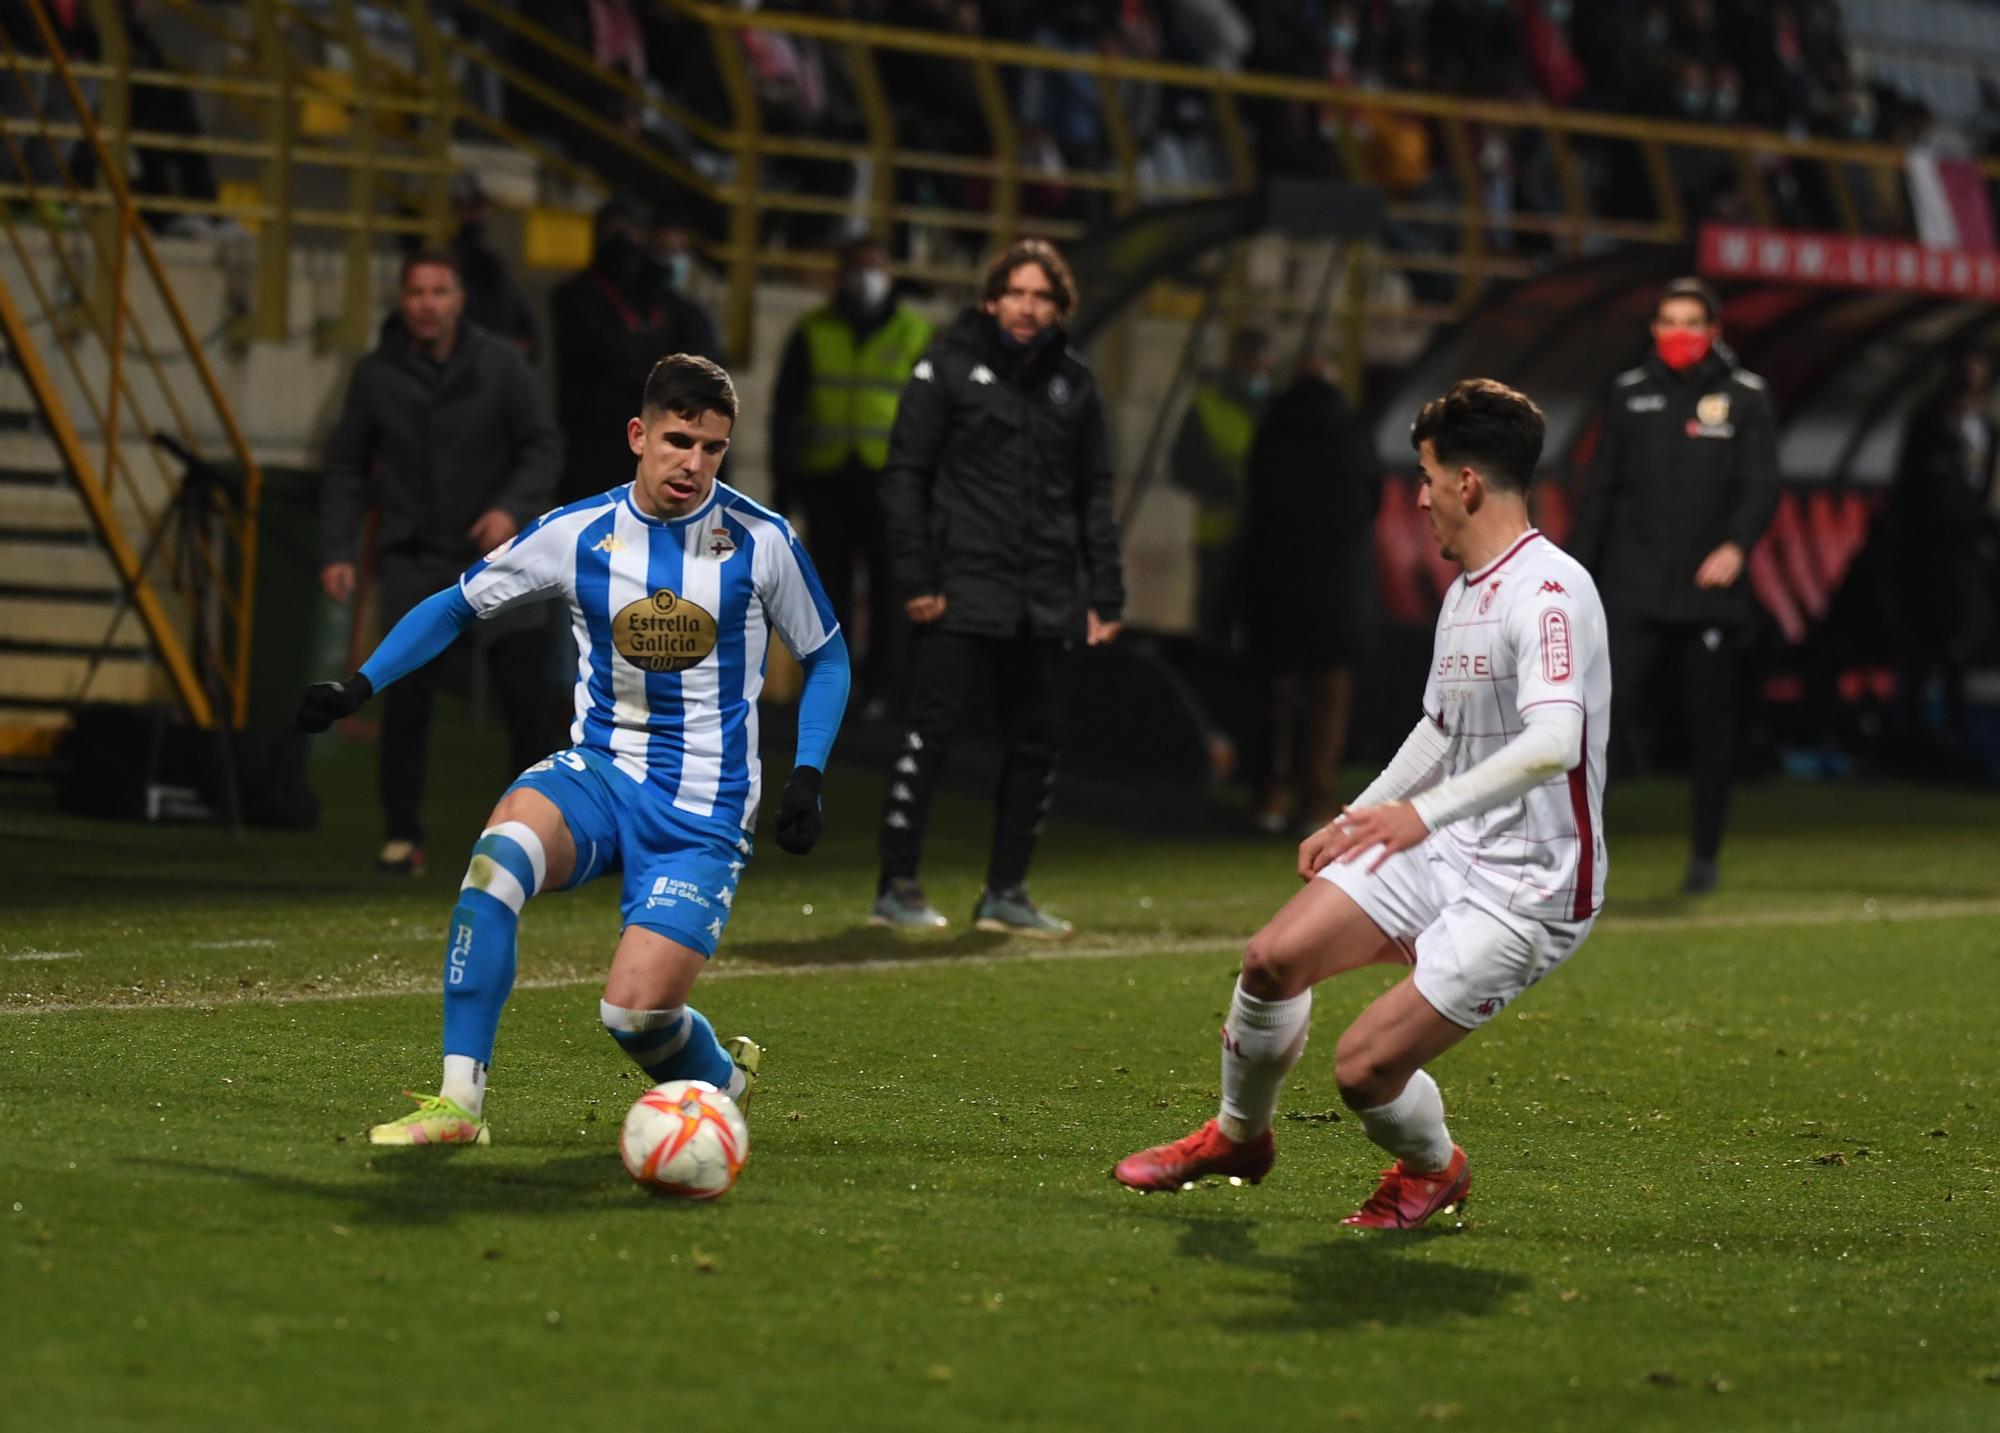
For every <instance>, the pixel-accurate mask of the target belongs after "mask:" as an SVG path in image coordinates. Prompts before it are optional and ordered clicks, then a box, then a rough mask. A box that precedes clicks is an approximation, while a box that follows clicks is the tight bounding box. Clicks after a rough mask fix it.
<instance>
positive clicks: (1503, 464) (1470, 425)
mask: <svg viewBox="0 0 2000 1433" xmlns="http://www.w3.org/2000/svg"><path fill="white" fill-rule="evenodd" d="M1547 426H1548V425H1547V423H1546V422H1545V421H1544V419H1543V418H1542V410H1541V409H1539V408H1537V407H1536V406H1535V405H1534V402H1533V400H1532V399H1530V398H1529V397H1528V395H1527V394H1525V393H1520V392H1517V391H1516V390H1514V389H1512V388H1509V387H1508V386H1507V385H1506V384H1504V383H1499V382H1496V381H1495V380H1493V379H1491V378H1462V379H1460V380H1459V381H1458V382H1456V383H1454V384H1452V385H1451V387H1450V388H1448V389H1446V390H1445V394H1444V397H1442V398H1433V399H1431V401H1430V402H1428V403H1426V404H1425V405H1424V406H1423V408H1422V410H1421V411H1419V412H1418V414H1417V421H1416V422H1414V423H1412V424H1411V425H1410V446H1411V447H1412V448H1415V449H1417V450H1418V451H1419V452H1421V451H1422V450H1423V444H1424V441H1425V440H1426V439H1428V440H1429V441H1430V445H1431V450H1432V451H1433V452H1435V453H1436V454H1437V460H1438V465H1439V466H1440V467H1445V468H1461V467H1464V468H1477V469H1478V470H1479V472H1480V475H1481V476H1482V477H1484V478H1485V479H1486V480H1487V481H1488V482H1490V483H1492V484H1493V486H1495V487H1496V488H1502V489H1505V490H1506V491H1508V492H1512V493H1525V492H1526V491H1527V490H1528V484H1529V483H1531V482H1533V481H1534V477H1535V466H1536V464H1538V463H1540V462H1541V460H1542V434H1543V432H1544V431H1545V430H1546V428H1547Z"/></svg>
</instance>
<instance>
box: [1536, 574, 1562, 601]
mask: <svg viewBox="0 0 2000 1433" xmlns="http://www.w3.org/2000/svg"><path fill="white" fill-rule="evenodd" d="M1544 592H1553V593H1555V594H1556V595H1557V596H1559V597H1567V596H1569V594H1568V593H1567V592H1564V591H1563V585H1562V584H1561V583H1560V582H1558V581H1556V580H1555V579H1554V578H1553V577H1548V578H1544V579H1543V580H1542V585H1541V586H1540V587H1539V588H1538V589H1536V593H1535V595H1536V596H1538V597H1539V596H1540V595H1541V594H1542V593H1544Z"/></svg>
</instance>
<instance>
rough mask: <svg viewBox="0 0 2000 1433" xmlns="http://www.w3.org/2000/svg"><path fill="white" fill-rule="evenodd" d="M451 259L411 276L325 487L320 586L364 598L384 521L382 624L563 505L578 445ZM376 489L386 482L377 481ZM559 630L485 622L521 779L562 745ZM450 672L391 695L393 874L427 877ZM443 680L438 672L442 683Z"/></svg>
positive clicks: (359, 380)
mask: <svg viewBox="0 0 2000 1433" xmlns="http://www.w3.org/2000/svg"><path fill="white" fill-rule="evenodd" d="M464 310H465V289H464V287H463V285H462V284H461V283H460V281H459V277H458V271H457V268H456V266H455V264H454V261H453V260H452V257H451V256H450V255H449V254H445V253H442V252H437V251H427V252H423V253H419V254H416V255H413V256H412V257H411V258H410V259H408V260H407V261H406V262H405V263H404V265H403V282H402V291H401V294H400V295H399V298H398V315H397V322H395V323H394V324H392V325H390V327H389V328H388V329H387V331H386V332H385V333H384V335H383V337H382V341H381V343H380V344H379V345H378V346H377V347H376V349H375V350H374V352H372V353H370V354H368V355H367V356H366V357H364V358H362V360H361V361H360V362H359V363H357V364H356V365H355V367H354V376H353V378H352V379H351V380H350V381H349V383H348V387H347V400H346V403H345V405H344V406H343V407H342V409H341V413H340V422H339V424H338V425H337V426H336V427H335V429H334V432H333V436H332V438H331V439H329V440H328V442H327V449H326V475H325V480H324V482H323V484H322V486H321V489H320V550H321V560H322V562H323V564H324V565H323V566H322V567H321V569H320V585H321V586H322V587H323V588H324V589H325V591H326V594H327V596H329V597H331V598H332V599H333V600H334V601H336V602H345V601H347V600H348V598H349V597H350V596H351V595H352V594H353V591H354V583H355V564H356V561H357V559H358V556H359V553H360V548H361V526H362V518H363V515H364V513H365V512H366V509H367V508H368V507H369V506H370V505H371V504H372V505H373V506H375V507H377V508H378V509H379V511H380V514H381V518H380V525H379V527H378V529H377V533H376V544H375V545H376V551H377V554H378V564H377V566H378V569H379V576H380V592H381V619H382V629H383V630H384V631H387V630H388V629H389V628H390V627H392V626H394V625H395V623H396V622H397V621H398V620H400V619H401V618H402V616H403V614H404V613H406V612H408V611H409V610H410V608H412V607H414V606H415V605H416V604H417V603H419V602H421V601H422V600H423V599H424V598H426V597H429V596H430V595H431V594H432V593H434V592H437V591H440V590H441V589H443V588H444V587H446V586H447V585H449V584H450V583H451V582H453V581H454V580H456V578H457V577H458V574H459V573H460V572H461V571H463V570H464V569H465V568H466V567H469V566H470V565H471V564H472V563H473V561H474V560H476V559H477V558H478V557H480V556H481V555H482V554H484V553H486V552H488V551H489V550H491V549H492V548H495V547H498V546H499V545H500V544H501V543H503V542H505V541H507V540H508V539H509V538H511V537H512V536H514V534H515V533H517V532H519V531H520V530H521V528H523V527H524V526H526V525H527V524H528V523H529V522H531V521H533V520H534V519H535V518H536V517H537V516H539V515H540V514H541V513H543V512H545V511H547V510H548V509H549V508H550V507H551V506H553V505H554V500H555V491H556V474H557V471H558V470H559V469H560V468H561V466H562V435H561V434H560V433H558V432H557V431H556V425H555V419H554V418H553V417H552V416H551V415H550V412H549V401H548V398H547V397H546V396H545V395H544V394H543V392H542V386H541V384H540V383H538V382H537V381H536V379H535V375H534V373H533V372H532V371H531V370H530V369H529V367H528V363H527V360H526V359H525V358H523V357H522V355H521V350H520V349H519V348H517V347H516V346H515V345H514V344H513V343H511V342H509V341H508V340H506V339H503V338H498V337H496V336H494V335H493V334H490V333H488V332H486V330H484V329H482V328H479V327H477V326H476V325H473V324H469V323H466V322H464V321H463V315H464ZM371 479H372V481H371ZM546 630H547V620H546V618H545V617H544V616H543V615H542V614H541V613H540V612H539V611H535V610H532V609H524V610H523V611H521V612H519V613H513V614H508V615H505V616H502V617H499V618H496V619H495V620H494V621H492V622H490V623H487V622H482V623H480V624H479V628H478V630H477V633H476V638H477V640H478V641H479V642H480V643H481V644H482V645H483V646H484V647H485V649H486V652H487V657H488V661H489V665H490V667H491V670H492V673H493V679H494V689H495V691H496V692H497V693H498V695H499V698H500V706H501V711H502V715H503V716H504V717H505V719H506V723H507V733H508V756H507V760H508V774H509V775H510V776H511V775H513V774H514V773H517V772H519V771H520V770H521V769H522V768H523V767H526V766H528V765H529V764H530V763H532V762H533V761H535V760H536V759H538V758H539V757H542V756H545V755H546V754H547V753H548V750H549V744H550V741H549V739H550V737H551V735H552V734H553V733H551V731H550V730H549V727H550V725H551V724H550V722H549V720H548V717H547V708H548V702H547V700H546V698H547V684H546V682H545V681H544V669H545V667H546V665H547V664H546V660H545V658H544V656H543V634H544V633H545V632H546ZM436 671H437V668H436V666H435V665H433V666H427V667H425V668H423V669H422V670H421V671H420V672H416V673H412V674H411V675H410V676H409V677H406V678H404V679H403V680H402V681H400V682H397V683H396V684H395V685H394V686H393V687H391V688H390V689H389V690H388V691H387V692H386V693H384V695H383V708H382V744H381V759H380V767H379V777H380V783H381V796H382V812H383V818H384V822H385V824H386V825H387V827H388V844H387V845H386V846H384V847H383V848H382V855H381V857H380V859H379V860H378V862H377V865H378V867H379V869H381V870H383V871H385V872H394V873H412V874H414V873H419V872H421V871H422V869H423V841H424V830H423V799H424V781H425V774H426V767H427V755H428V749H429V744H430V720H431V696H432V692H433V689H434V685H435V673H436ZM426 673H429V674H431V675H429V676H426V675H425V674H426Z"/></svg>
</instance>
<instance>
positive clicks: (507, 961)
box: [444, 821, 547, 1103]
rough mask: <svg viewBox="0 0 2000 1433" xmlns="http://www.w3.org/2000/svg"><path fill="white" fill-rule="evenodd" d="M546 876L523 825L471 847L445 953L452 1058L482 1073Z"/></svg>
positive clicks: (498, 829)
mask: <svg viewBox="0 0 2000 1433" xmlns="http://www.w3.org/2000/svg"><path fill="white" fill-rule="evenodd" d="M546 871H547V863H546V859H545V857H544V855H543V852H542V843H541V841H540V839H539V838H538V837H537V836H536V835H535V833H534V832H533V831H532V830H530V829H529V828H528V827H527V826H526V825H525V824H523V823H522V822H519V821H504V822H502V823H501V824H500V825H498V826H495V827H492V828H491V829H489V830H487V831H485V832H482V833H481V834H480V837H479V842H478V844H477V845H475V846H474V847H473V848H472V862H471V864H470V865H469V866H467V868H466V872H465V882H464V884H463V885H461V886H460V887H459V889H458V905H457V906H456V907H454V908H453V910H452V913H451V935H450V939H449V941H448V942H447V943H446V946H445V956H444V1052H445V1054H446V1055H447V1056H452V1055H460V1056H465V1057H468V1058H470V1059H472V1060H475V1061H477V1062H478V1064H479V1065H480V1066H482V1067H483V1066H485V1065H487V1064H490V1063H491V1062H492V1059H493V1037H494V1036H495V1034H497V1033H498V1032H499V1029H500V1011H501V1008H502V1007H503V1006H505V1005H506V1003H507V996H508V993H509V992H510V991H512V990H513V988H514V935H515V931H516V930H517V929H518V928H519V926H520V923H521V907H522V906H524V905H525V904H527V900H528V897H529V896H532V895H533V894H534V893H535V891H536V889H537V888H538V887H539V886H540V885H541V883H542V877H543V875H544V874H545V873H546ZM482 1073H483V1071H482ZM480 1083H481V1084H482V1085H483V1083H484V1081H483V1080H482V1081H481V1082H480ZM460 1102H461V1103H463V1101H462V1100H461V1101H460Z"/></svg>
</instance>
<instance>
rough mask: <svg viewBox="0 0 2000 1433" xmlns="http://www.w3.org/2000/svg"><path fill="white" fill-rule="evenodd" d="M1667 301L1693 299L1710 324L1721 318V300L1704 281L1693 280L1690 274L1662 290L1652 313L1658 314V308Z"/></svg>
mask: <svg viewBox="0 0 2000 1433" xmlns="http://www.w3.org/2000/svg"><path fill="white" fill-rule="evenodd" d="M1668 299H1693V300H1694V301H1695V302H1696V303H1698V304H1700V305H1701V306H1702V310H1703V311H1704V312H1705V313H1707V315H1708V321H1709V322H1710V323H1714V322H1715V321H1716V320H1717V319H1719V318H1721V317H1722V300H1721V299H1720V298H1719V297H1717V295H1716V292H1715V289H1714V288H1713V287H1712V286H1710V285H1709V283H1708V282H1707V281H1706V280H1704V279H1698V278H1695V277H1694V276H1693V275H1692V274H1690V275H1688V276H1687V277H1686V278H1680V279H1675V280H1674V281H1673V282H1672V283H1670V284H1668V285H1667V286H1666V287H1665V288H1664V289H1662V290H1661V291H1660V297H1659V300H1658V302H1656V303H1655V304H1654V305H1653V312H1654V313H1655V314H1657V313H1659V311H1660V306H1661V305H1662V304H1664V303H1666V301H1667V300H1668Z"/></svg>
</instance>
